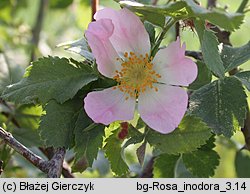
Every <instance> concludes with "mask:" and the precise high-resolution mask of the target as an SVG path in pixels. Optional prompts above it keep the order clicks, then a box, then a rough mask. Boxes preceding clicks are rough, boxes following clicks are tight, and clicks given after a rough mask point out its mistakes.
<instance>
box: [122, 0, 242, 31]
mask: <svg viewBox="0 0 250 194" xmlns="http://www.w3.org/2000/svg"><path fill="white" fill-rule="evenodd" d="M119 3H120V5H121V6H122V7H126V8H128V9H130V10H131V11H133V12H135V13H137V14H138V15H140V16H143V17H145V18H146V17H147V16H151V17H153V15H154V14H156V16H157V17H155V21H153V22H152V21H150V22H152V23H153V24H155V23H154V22H156V21H158V20H159V19H158V20H157V18H159V16H160V15H163V16H170V17H173V18H174V19H177V20H180V19H187V18H199V19H202V20H204V21H205V20H208V21H210V22H211V23H213V24H214V25H217V26H220V27H221V28H224V29H226V30H228V31H233V30H235V29H238V28H239V26H240V25H241V24H242V23H243V19H244V15H243V14H240V13H227V12H225V11H219V10H216V9H214V10H207V9H205V8H203V7H201V6H199V5H197V4H196V3H194V1H193V0H186V1H177V2H173V3H168V4H165V5H159V6H154V5H144V4H140V3H135V2H132V1H119ZM146 19H147V18H146Z"/></svg>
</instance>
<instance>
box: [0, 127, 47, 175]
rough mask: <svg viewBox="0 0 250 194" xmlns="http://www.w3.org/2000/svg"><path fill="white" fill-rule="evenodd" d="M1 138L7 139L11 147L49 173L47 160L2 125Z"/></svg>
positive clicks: (0, 129)
mask: <svg viewBox="0 0 250 194" xmlns="http://www.w3.org/2000/svg"><path fill="white" fill-rule="evenodd" d="M0 138H1V139H3V140H4V141H5V143H7V144H8V145H9V146H10V147H11V148H13V149H14V150H15V151H16V152H17V153H19V154H21V155H22V156H23V157H25V158H26V159H27V160H28V161H29V162H30V163H32V164H33V165H34V166H36V167H37V168H39V169H40V170H41V171H43V172H45V173H48V168H47V165H46V161H44V160H43V159H42V158H41V157H40V156H38V155H36V154H34V153H33V152H31V151H30V150H29V149H28V148H26V147H25V146H24V145H22V144H21V143H20V142H18V141H17V140H16V139H15V138H14V137H13V136H12V134H11V133H8V132H7V131H5V130H4V129H3V128H1V127H0Z"/></svg>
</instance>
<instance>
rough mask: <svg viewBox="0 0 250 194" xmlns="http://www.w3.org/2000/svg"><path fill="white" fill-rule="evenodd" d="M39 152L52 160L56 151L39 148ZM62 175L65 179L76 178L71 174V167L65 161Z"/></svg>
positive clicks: (49, 148) (50, 148)
mask: <svg viewBox="0 0 250 194" xmlns="http://www.w3.org/2000/svg"><path fill="white" fill-rule="evenodd" d="M39 150H40V151H41V152H42V153H43V154H44V155H45V156H46V157H47V158H48V159H49V160H51V159H52V158H53V155H54V154H55V153H54V149H53V147H48V148H46V149H44V148H41V147H40V148H39ZM62 175H63V176H64V178H75V176H74V175H73V174H72V173H71V170H70V166H69V164H68V161H64V162H63V166H62Z"/></svg>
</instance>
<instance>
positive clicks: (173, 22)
mask: <svg viewBox="0 0 250 194" xmlns="http://www.w3.org/2000/svg"><path fill="white" fill-rule="evenodd" d="M175 22H176V20H174V19H170V20H169V21H168V22H167V23H166V25H165V27H164V28H163V30H162V32H161V34H160V36H159V38H158V39H157V41H156V43H155V45H154V47H153V49H152V52H151V56H155V54H156V52H157V50H158V48H159V46H160V44H161V42H162V40H163V39H164V38H165V35H166V33H167V32H168V30H169V29H170V28H171V27H172V26H173V25H174V24H175Z"/></svg>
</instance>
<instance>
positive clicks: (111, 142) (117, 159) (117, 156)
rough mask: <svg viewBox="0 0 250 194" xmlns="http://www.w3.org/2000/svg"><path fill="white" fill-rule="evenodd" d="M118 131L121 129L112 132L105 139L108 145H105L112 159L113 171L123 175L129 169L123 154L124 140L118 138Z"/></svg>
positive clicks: (107, 154) (109, 157)
mask: <svg viewBox="0 0 250 194" xmlns="http://www.w3.org/2000/svg"><path fill="white" fill-rule="evenodd" d="M117 132H119V130H116V131H113V132H112V134H111V135H110V136H109V137H108V138H107V139H106V140H105V142H106V145H105V146H104V150H105V153H106V156H107V158H108V159H109V161H110V164H111V169H112V171H113V172H114V173H115V174H116V175H118V176H121V175H124V174H126V173H127V172H128V170H129V169H128V166H127V164H126V163H125V161H124V160H123V157H122V155H121V153H122V148H121V144H122V142H123V141H121V140H120V139H119V138H118V136H117Z"/></svg>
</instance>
